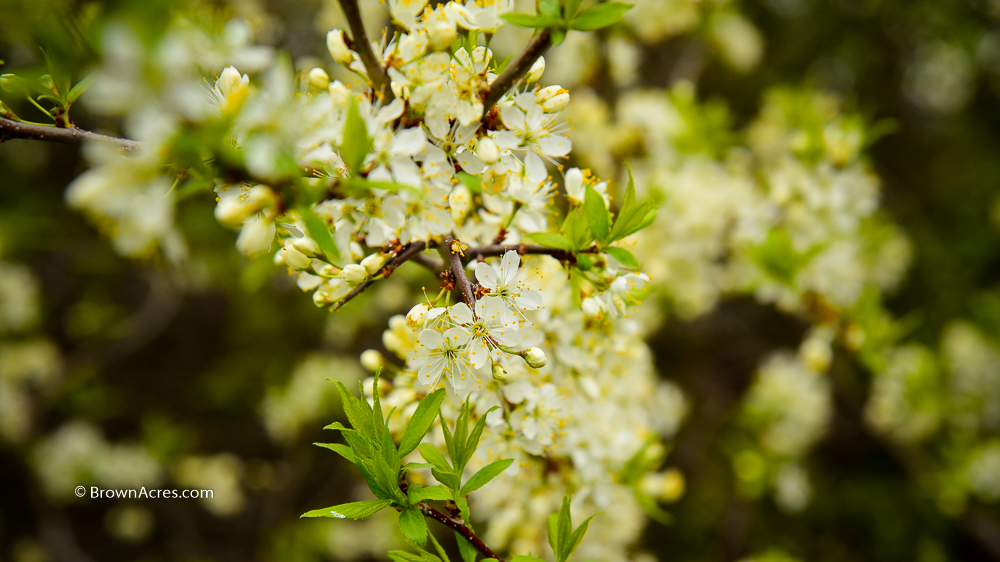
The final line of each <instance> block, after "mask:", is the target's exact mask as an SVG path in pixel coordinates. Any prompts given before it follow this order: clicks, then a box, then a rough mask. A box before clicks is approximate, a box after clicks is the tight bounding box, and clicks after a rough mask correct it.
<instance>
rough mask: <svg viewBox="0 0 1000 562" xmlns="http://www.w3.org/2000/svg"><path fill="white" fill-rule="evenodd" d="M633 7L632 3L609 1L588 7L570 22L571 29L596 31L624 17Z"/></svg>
mask: <svg viewBox="0 0 1000 562" xmlns="http://www.w3.org/2000/svg"><path fill="white" fill-rule="evenodd" d="M631 9H632V4H625V3H623V2H608V3H606V4H598V5H596V6H592V7H590V8H587V9H586V10H584V11H582V12H580V13H579V14H577V15H576V17H574V18H573V19H572V20H571V21H570V22H569V27H570V29H577V30H580V31H594V30H595V29H601V28H602V27H607V26H609V25H612V24H614V23H615V22H617V21H618V20H620V19H622V16H624V15H625V12H627V11H629V10H631Z"/></svg>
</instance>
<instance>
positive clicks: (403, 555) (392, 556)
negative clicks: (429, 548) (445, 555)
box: [388, 550, 441, 562]
mask: <svg viewBox="0 0 1000 562" xmlns="http://www.w3.org/2000/svg"><path fill="white" fill-rule="evenodd" d="M388 556H389V560H392V561H393V562H441V559H440V558H438V557H437V556H434V555H433V554H431V553H430V552H426V551H423V550H421V552H420V554H413V553H410V552H406V551H405V550H390V551H389V552H388Z"/></svg>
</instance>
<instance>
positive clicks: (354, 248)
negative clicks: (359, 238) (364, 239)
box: [347, 241, 365, 260]
mask: <svg viewBox="0 0 1000 562" xmlns="http://www.w3.org/2000/svg"><path fill="white" fill-rule="evenodd" d="M347 248H348V249H349V250H350V251H351V257H352V258H354V259H356V260H360V259H363V258H364V257H365V251H364V250H363V249H362V248H361V244H358V243H357V242H353V241H352V242H351V243H350V244H348V245H347Z"/></svg>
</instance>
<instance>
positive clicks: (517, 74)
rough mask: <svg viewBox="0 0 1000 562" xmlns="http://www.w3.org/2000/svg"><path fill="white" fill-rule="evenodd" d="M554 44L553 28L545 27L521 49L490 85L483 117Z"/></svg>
mask: <svg viewBox="0 0 1000 562" xmlns="http://www.w3.org/2000/svg"><path fill="white" fill-rule="evenodd" d="M551 45H552V30H550V29H549V28H545V29H543V30H542V31H541V32H540V33H539V34H538V35H536V36H535V37H534V38H533V39H532V40H531V42H530V43H528V46H527V47H525V48H524V50H523V51H521V54H520V55H518V56H517V58H516V59H514V60H512V61H511V62H510V64H509V65H507V68H505V69H504V71H503V72H502V73H500V76H498V77H497V79H496V80H494V81H493V84H492V85H490V93H489V95H488V96H486V101H484V102H483V118H485V117H486V115H487V114H488V113H489V112H490V109H492V108H493V106H494V105H496V103H497V102H498V101H500V98H502V97H503V95H504V94H506V93H507V91H508V90H510V89H511V88H513V87H514V84H516V83H517V81H518V80H520V79H521V77H522V76H524V75H525V74H527V72H528V71H529V70H531V65H533V64H535V61H536V60H538V57H540V56H542V54H544V53H545V51H547V50H548V49H549V47H550V46H551Z"/></svg>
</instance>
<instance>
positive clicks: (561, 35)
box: [552, 28, 566, 47]
mask: <svg viewBox="0 0 1000 562" xmlns="http://www.w3.org/2000/svg"><path fill="white" fill-rule="evenodd" d="M565 39H566V32H565V31H563V30H562V29H558V28H556V29H553V30H552V46H553V47H558V46H559V44H560V43H562V42H563V41H564V40H565Z"/></svg>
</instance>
